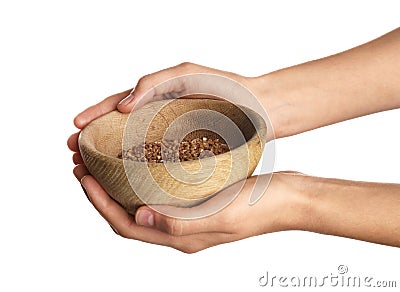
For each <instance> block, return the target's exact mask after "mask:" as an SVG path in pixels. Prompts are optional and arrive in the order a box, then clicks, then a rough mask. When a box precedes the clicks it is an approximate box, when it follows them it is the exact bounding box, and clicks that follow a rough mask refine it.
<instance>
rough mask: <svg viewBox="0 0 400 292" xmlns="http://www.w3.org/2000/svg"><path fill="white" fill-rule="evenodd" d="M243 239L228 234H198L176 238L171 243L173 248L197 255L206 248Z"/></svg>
mask: <svg viewBox="0 0 400 292" xmlns="http://www.w3.org/2000/svg"><path fill="white" fill-rule="evenodd" d="M238 239H241V238H240V237H238V236H237V235H233V234H226V233H198V234H193V235H185V236H174V237H173V238H172V241H171V245H170V246H171V247H173V248H175V249H177V250H180V251H182V252H184V253H190V254H191V253H195V252H198V251H201V250H204V249H206V248H209V247H212V246H215V245H218V244H221V243H227V242H232V241H236V240H238Z"/></svg>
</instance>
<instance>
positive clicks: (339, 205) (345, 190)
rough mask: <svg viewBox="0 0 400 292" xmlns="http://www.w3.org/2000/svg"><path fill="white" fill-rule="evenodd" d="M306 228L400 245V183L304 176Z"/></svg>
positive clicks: (318, 231) (323, 232)
mask: <svg viewBox="0 0 400 292" xmlns="http://www.w3.org/2000/svg"><path fill="white" fill-rule="evenodd" d="M303 179H304V184H303V186H305V188H304V189H303V192H305V193H306V194H307V197H308V198H309V208H308V214H309V217H308V220H306V222H308V223H307V224H306V226H304V227H305V228H303V229H304V230H308V231H312V232H317V233H322V234H332V235H338V236H343V237H349V238H355V239H359V240H364V241H369V242H375V243H380V244H386V245H392V246H397V247H400V185H398V184H383V183H366V182H354V181H346V180H339V179H326V178H316V177H304V178H303Z"/></svg>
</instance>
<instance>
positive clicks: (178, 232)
mask: <svg viewBox="0 0 400 292" xmlns="http://www.w3.org/2000/svg"><path fill="white" fill-rule="evenodd" d="M80 175H81V174H80ZM77 178H78V179H80V180H81V183H82V186H83V188H84V189H85V190H86V193H87V196H88V198H89V200H90V201H91V203H92V204H93V205H94V207H95V208H96V209H97V211H98V212H99V213H100V214H101V215H102V216H103V218H104V219H105V220H107V221H108V223H109V224H110V225H111V227H112V228H113V229H114V231H115V232H116V233H117V234H119V235H120V236H122V237H125V238H130V239H136V240H140V241H145V242H150V243H154V244H159V245H165V246H169V247H172V248H175V249H178V250H180V251H183V252H185V253H194V252H197V251H200V250H203V249H205V248H208V247H211V246H215V245H218V244H222V243H226V242H231V241H236V240H239V239H243V238H247V237H250V236H255V235H259V234H263V233H270V232H275V231H281V230H289V229H299V228H301V227H300V226H302V225H301V224H304V223H305V222H304V218H305V217H306V216H304V214H307V211H306V207H307V204H304V202H307V200H306V199H305V200H304V198H302V194H301V192H299V191H298V185H299V183H300V184H301V181H302V176H301V175H298V174H296V173H293V172H287V173H275V174H274V175H273V177H272V179H271V182H270V185H269V187H268V189H267V191H266V193H265V194H264V196H263V197H262V198H261V199H260V200H259V201H258V202H257V203H256V204H254V205H252V206H250V205H249V204H248V201H249V196H250V193H251V190H252V186H253V184H254V182H255V177H251V178H249V179H248V180H247V181H246V183H245V184H244V187H243V189H242V191H241V192H240V194H239V195H238V196H237V197H236V199H235V200H234V201H233V202H231V204H230V205H228V206H227V207H226V208H224V209H222V210H221V211H219V212H218V213H215V214H213V215H210V216H208V217H204V218H200V219H190V220H184V219H176V218H171V217H167V216H165V215H162V214H160V213H157V212H155V211H153V209H151V208H150V207H148V206H142V207H140V208H139V209H138V211H137V212H136V216H135V217H133V216H132V215H130V214H129V213H127V212H126V211H125V209H123V208H122V207H121V206H120V205H119V204H118V203H116V202H115V201H114V200H113V199H111V198H110V196H109V195H108V194H107V193H106V192H105V191H104V189H103V188H102V187H101V186H100V185H99V183H98V182H97V181H96V180H95V179H94V178H93V177H92V176H90V175H86V174H84V176H83V177H80V176H79V175H78V177H77ZM228 192H229V188H228V189H226V190H224V191H222V192H221V193H219V194H218V195H217V196H215V197H213V198H212V199H210V200H208V201H206V202H205V203H203V204H201V205H198V206H196V207H193V208H180V210H175V211H180V212H181V214H185V213H186V212H196V209H197V208H207V205H208V204H213V203H214V202H215V200H218V199H219V198H220V196H224V195H229V193H228ZM168 208H175V207H168ZM197 211H198V210H197Z"/></svg>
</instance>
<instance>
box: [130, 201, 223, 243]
mask: <svg viewBox="0 0 400 292" xmlns="http://www.w3.org/2000/svg"><path fill="white" fill-rule="evenodd" d="M165 207H166V208H168V209H169V211H172V209H173V213H174V214H178V213H180V215H182V217H186V218H187V217H189V215H186V216H185V215H184V213H188V212H190V208H177V207H172V206H165ZM168 213H170V212H168ZM135 221H136V223H137V224H139V225H141V226H146V227H152V228H155V229H157V230H160V231H162V232H165V233H168V234H170V235H173V236H182V235H191V234H198V233H213V232H218V230H217V222H218V218H216V216H208V217H204V218H199V219H179V218H175V217H170V216H166V215H164V214H161V213H159V212H156V211H154V210H153V209H152V208H150V207H148V206H142V207H140V208H139V209H138V210H137V212H136V216H135Z"/></svg>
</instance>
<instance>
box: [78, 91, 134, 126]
mask: <svg viewBox="0 0 400 292" xmlns="http://www.w3.org/2000/svg"><path fill="white" fill-rule="evenodd" d="M131 90H132V89H129V90H125V91H123V92H120V93H117V94H114V95H111V96H109V97H107V98H106V99H104V100H102V101H101V102H99V103H97V104H95V105H93V106H91V107H89V108H87V109H86V110H84V111H83V112H81V113H80V114H78V115H77V116H76V117H75V119H74V124H75V126H76V127H77V128H79V129H83V128H84V127H86V125H87V124H89V123H90V122H91V121H93V120H94V119H96V118H98V117H100V116H102V115H104V114H106V113H109V112H111V111H113V110H115V109H116V108H117V104H118V103H119V102H120V101H121V100H122V99H123V98H125V97H126V96H127V95H128V94H129V93H130V92H131Z"/></svg>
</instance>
